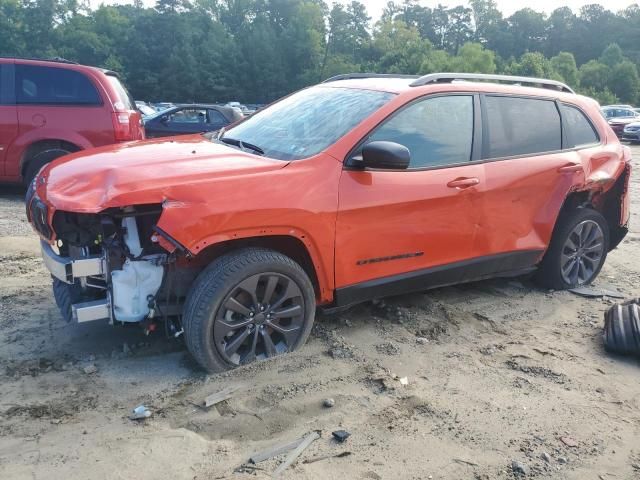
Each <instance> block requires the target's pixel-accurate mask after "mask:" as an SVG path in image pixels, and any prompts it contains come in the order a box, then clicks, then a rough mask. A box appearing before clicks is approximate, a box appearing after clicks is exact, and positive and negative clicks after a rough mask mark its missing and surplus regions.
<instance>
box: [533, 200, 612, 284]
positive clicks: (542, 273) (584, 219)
mask: <svg viewBox="0 0 640 480" xmlns="http://www.w3.org/2000/svg"><path fill="white" fill-rule="evenodd" d="M608 251H609V226H608V224H607V221H606V220H605V218H604V217H603V216H602V215H601V214H600V213H599V212H597V211H595V210H593V209H590V208H578V209H576V210H573V211H572V212H569V213H566V214H563V215H561V216H560V218H559V219H558V223H557V225H556V229H555V231H554V233H553V237H552V239H551V244H550V245H549V249H548V250H547V252H546V253H545V256H544V258H543V259H542V262H541V263H540V267H539V269H538V272H537V274H536V280H537V282H538V283H539V284H540V285H542V286H544V287H547V288H553V289H555V290H565V289H568V288H576V287H579V286H582V285H588V284H590V283H591V282H592V281H593V280H595V278H596V277H597V276H598V274H599V273H600V270H601V269H602V266H603V265H604V262H605V260H606V258H607V252H608Z"/></svg>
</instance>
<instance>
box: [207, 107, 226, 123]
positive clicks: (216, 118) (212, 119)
mask: <svg viewBox="0 0 640 480" xmlns="http://www.w3.org/2000/svg"><path fill="white" fill-rule="evenodd" d="M227 123H229V122H228V121H227V119H226V118H224V115H222V114H221V113H220V112H219V111H217V110H209V124H211V125H220V126H222V125H226V124H227Z"/></svg>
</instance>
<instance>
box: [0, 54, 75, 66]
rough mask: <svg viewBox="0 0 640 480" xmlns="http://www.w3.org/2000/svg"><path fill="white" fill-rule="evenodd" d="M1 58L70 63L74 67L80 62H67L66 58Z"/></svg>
mask: <svg viewBox="0 0 640 480" xmlns="http://www.w3.org/2000/svg"><path fill="white" fill-rule="evenodd" d="M0 58H6V59H9V60H14V59H15V60H36V61H38V62H56V63H69V64H73V65H78V62H74V61H72V60H67V59H66V58H62V57H52V58H36V57H5V56H1V55H0Z"/></svg>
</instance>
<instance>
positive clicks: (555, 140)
mask: <svg viewBox="0 0 640 480" xmlns="http://www.w3.org/2000/svg"><path fill="white" fill-rule="evenodd" d="M484 103H485V106H486V124H485V125H484V128H485V131H486V132H487V133H486V135H487V136H486V138H485V140H486V141H485V142H484V155H483V156H484V157H485V158H504V157H513V156H518V155H534V154H541V153H545V152H553V151H557V150H560V149H561V148H562V131H561V128H560V114H559V113H558V109H557V108H556V104H555V102H553V101H551V100H542V99H535V98H519V97H502V96H486V97H485V98H484Z"/></svg>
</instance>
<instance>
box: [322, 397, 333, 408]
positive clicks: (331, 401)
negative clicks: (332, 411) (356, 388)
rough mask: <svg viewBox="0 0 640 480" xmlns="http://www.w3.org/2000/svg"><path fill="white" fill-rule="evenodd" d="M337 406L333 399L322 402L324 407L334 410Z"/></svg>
mask: <svg viewBox="0 0 640 480" xmlns="http://www.w3.org/2000/svg"><path fill="white" fill-rule="evenodd" d="M335 404H336V401H335V400H334V399H333V398H325V399H324V400H323V401H322V405H323V406H324V407H326V408H333V406H334V405H335Z"/></svg>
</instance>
